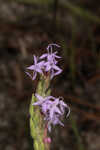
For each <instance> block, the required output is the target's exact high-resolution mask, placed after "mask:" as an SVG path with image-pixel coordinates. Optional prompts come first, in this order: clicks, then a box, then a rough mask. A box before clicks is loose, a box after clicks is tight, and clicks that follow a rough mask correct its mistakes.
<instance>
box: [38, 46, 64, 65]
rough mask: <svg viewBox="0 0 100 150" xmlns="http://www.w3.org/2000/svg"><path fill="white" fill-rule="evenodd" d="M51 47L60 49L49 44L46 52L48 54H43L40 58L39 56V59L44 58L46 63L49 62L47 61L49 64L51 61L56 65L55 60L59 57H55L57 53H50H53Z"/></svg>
mask: <svg viewBox="0 0 100 150" xmlns="http://www.w3.org/2000/svg"><path fill="white" fill-rule="evenodd" d="M52 46H56V47H60V46H59V45H57V44H49V45H48V47H47V52H48V53H45V54H43V55H42V56H40V59H44V58H46V59H47V61H48V62H49V61H50V62H51V61H52V62H53V63H54V64H57V61H56V58H61V57H60V56H57V55H56V54H57V51H56V52H54V53H53V52H52V51H53V50H52Z"/></svg>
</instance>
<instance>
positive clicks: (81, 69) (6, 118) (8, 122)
mask: <svg viewBox="0 0 100 150" xmlns="http://www.w3.org/2000/svg"><path fill="white" fill-rule="evenodd" d="M50 43H56V44H59V45H60V46H61V48H58V49H56V48H54V50H57V51H58V54H59V55H60V56H61V57H62V59H61V61H60V62H59V66H60V67H61V68H62V69H63V72H62V74H61V75H59V76H58V77H55V78H54V79H53V80H52V85H51V89H52V95H53V96H55V97H56V96H63V97H64V100H65V102H66V103H67V104H68V105H69V106H70V108H71V114H70V117H69V118H67V119H66V118H65V120H64V124H65V126H64V127H60V126H56V127H55V128H53V130H52V133H51V137H52V144H51V150H100V1H94V0H0V150H1V149H3V150H32V139H31V137H30V133H29V104H30V100H31V95H32V93H33V92H34V91H35V89H36V86H37V83H38V81H34V82H32V81H31V79H30V78H29V77H28V76H27V75H26V74H25V71H26V67H28V66H29V65H31V64H32V63H33V54H36V55H38V56H40V55H41V54H43V52H46V47H47V45H48V44H50Z"/></svg>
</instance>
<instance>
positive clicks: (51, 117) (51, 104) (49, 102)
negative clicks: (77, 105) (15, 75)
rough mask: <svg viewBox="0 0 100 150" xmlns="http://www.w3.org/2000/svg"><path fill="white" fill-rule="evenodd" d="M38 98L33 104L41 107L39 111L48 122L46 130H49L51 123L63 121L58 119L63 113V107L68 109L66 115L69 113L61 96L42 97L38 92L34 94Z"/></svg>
mask: <svg viewBox="0 0 100 150" xmlns="http://www.w3.org/2000/svg"><path fill="white" fill-rule="evenodd" d="M35 96H36V98H37V99H38V101H37V102H35V103H34V104H33V105H38V106H40V108H41V111H42V112H43V114H44V120H46V121H47V122H48V130H49V131H51V125H56V124H60V125H62V126H64V125H63V123H62V122H61V121H60V119H61V117H62V116H63V115H64V113H65V109H68V113H67V117H68V115H69V113H70V108H69V107H68V106H67V104H65V103H64V102H63V100H62V98H60V97H59V98H55V97H53V96H47V97H44V98H43V97H42V96H40V95H38V94H35Z"/></svg>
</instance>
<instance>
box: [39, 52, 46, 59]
mask: <svg viewBox="0 0 100 150" xmlns="http://www.w3.org/2000/svg"><path fill="white" fill-rule="evenodd" d="M47 56H48V54H47V53H45V54H43V55H42V56H40V57H39V58H40V59H43V58H45V57H47Z"/></svg>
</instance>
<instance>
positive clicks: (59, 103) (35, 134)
mask: <svg viewBox="0 0 100 150" xmlns="http://www.w3.org/2000/svg"><path fill="white" fill-rule="evenodd" d="M53 46H56V47H59V45H57V44H49V45H48V47H47V53H45V54H43V55H42V56H40V57H36V56H35V55H34V64H33V65H31V66H29V67H27V69H28V70H30V71H32V75H31V74H30V73H29V72H26V73H27V75H28V76H29V77H30V78H31V79H32V80H35V79H36V76H37V74H38V73H39V74H40V81H39V83H38V86H37V90H36V93H34V94H33V95H32V100H31V104H30V110H29V112H30V133H31V136H32V138H33V145H34V150H49V149H50V143H51V138H50V137H48V132H51V128H52V126H55V125H57V124H60V125H62V126H64V124H63V123H62V122H61V118H62V116H63V115H64V113H65V110H66V109H67V112H68V113H67V115H66V116H67V117H68V116H69V113H70V108H69V107H68V105H67V104H65V103H64V101H63V98H62V97H58V98H56V97H54V96H51V95H50V94H51V90H50V89H49V86H50V81H51V79H52V78H53V77H54V76H56V75H58V74H60V73H61V72H62V69H60V68H59V67H58V66H57V64H58V59H60V58H61V57H60V56H58V55H56V54H57V52H53Z"/></svg>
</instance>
